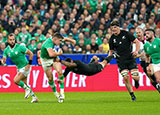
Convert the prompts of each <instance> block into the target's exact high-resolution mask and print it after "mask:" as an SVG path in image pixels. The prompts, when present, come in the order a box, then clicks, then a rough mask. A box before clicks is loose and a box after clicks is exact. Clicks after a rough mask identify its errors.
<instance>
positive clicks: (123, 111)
mask: <svg viewBox="0 0 160 115" xmlns="http://www.w3.org/2000/svg"><path fill="white" fill-rule="evenodd" d="M36 94H37V96H38V98H39V103H32V104H31V103H30V101H31V98H29V99H24V98H23V97H24V93H0V115H56V114H57V115H107V114H108V115H160V109H159V108H160V94H159V93H158V92H156V91H137V92H135V95H136V97H137V101H136V102H132V101H131V99H130V96H129V94H128V92H72V93H71V92H67V93H66V99H65V102H64V103H58V102H57V99H56V98H55V96H54V95H53V94H52V93H36Z"/></svg>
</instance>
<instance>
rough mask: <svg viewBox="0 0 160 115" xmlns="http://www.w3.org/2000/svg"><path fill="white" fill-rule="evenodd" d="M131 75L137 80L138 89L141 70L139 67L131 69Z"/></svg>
mask: <svg viewBox="0 0 160 115" xmlns="http://www.w3.org/2000/svg"><path fill="white" fill-rule="evenodd" d="M131 76H132V78H133V79H134V81H135V87H136V89H138V88H139V71H138V69H132V70H131Z"/></svg>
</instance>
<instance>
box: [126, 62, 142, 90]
mask: <svg viewBox="0 0 160 115" xmlns="http://www.w3.org/2000/svg"><path fill="white" fill-rule="evenodd" d="M127 65H128V70H130V72H131V76H132V78H133V79H134V81H135V87H136V89H138V88H139V78H140V77H139V71H138V67H137V62H136V60H135V59H133V60H130V61H129V62H128V63H127Z"/></svg>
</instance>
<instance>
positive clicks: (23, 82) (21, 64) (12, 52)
mask: <svg viewBox="0 0 160 115" xmlns="http://www.w3.org/2000/svg"><path fill="white" fill-rule="evenodd" d="M8 44H9V45H8V46H7V47H6V48H5V50H4V53H3V59H2V60H1V61H0V63H1V64H5V63H6V60H7V57H9V58H10V59H11V60H12V61H13V62H14V63H15V64H16V66H17V75H16V76H15V77H14V83H15V84H16V85H18V86H20V87H22V88H23V89H24V90H25V99H27V98H28V97H29V96H30V95H31V96H32V101H31V103H34V102H38V98H37V97H36V96H35V94H34V93H33V91H32V89H31V88H30V87H29V86H28V85H27V76H28V75H29V73H30V71H31V63H32V59H33V53H32V52H31V51H30V50H29V49H27V48H26V47H25V46H24V45H20V44H17V43H15V35H14V34H10V35H9V36H8ZM25 54H27V55H29V62H28V60H27V58H26V56H25Z"/></svg>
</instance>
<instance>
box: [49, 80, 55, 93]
mask: <svg viewBox="0 0 160 115" xmlns="http://www.w3.org/2000/svg"><path fill="white" fill-rule="evenodd" d="M48 83H49V85H50V87H51V88H52V91H53V92H57V89H56V86H55V83H54V81H52V82H51V83H50V82H49V81H48Z"/></svg>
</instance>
